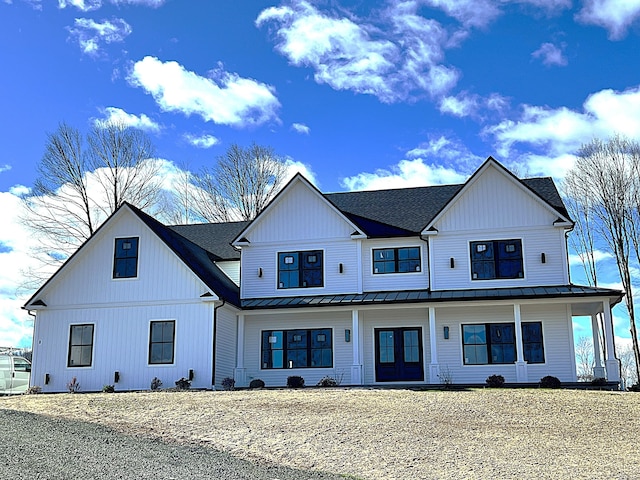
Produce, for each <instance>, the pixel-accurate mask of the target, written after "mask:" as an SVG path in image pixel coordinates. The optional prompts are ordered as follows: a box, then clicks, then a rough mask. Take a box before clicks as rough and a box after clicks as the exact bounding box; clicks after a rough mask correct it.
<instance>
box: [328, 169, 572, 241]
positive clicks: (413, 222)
mask: <svg viewBox="0 0 640 480" xmlns="http://www.w3.org/2000/svg"><path fill="white" fill-rule="evenodd" d="M522 183H523V184H524V185H525V186H526V187H527V188H529V189H530V190H532V191H533V192H534V193H535V194H536V195H538V196H539V197H540V198H542V199H543V200H544V201H546V202H547V203H548V204H549V205H551V206H552V207H553V208H555V209H556V210H558V213H560V214H562V215H564V216H567V213H566V212H567V211H566V208H565V206H564V204H563V203H562V199H561V198H560V195H559V194H558V190H557V189H556V186H555V184H554V183H553V180H552V179H551V178H550V177H544V178H528V179H524V180H522ZM463 186H464V185H463V184H459V185H437V186H430V187H414V188H400V189H392V190H372V191H365V192H344V193H328V194H325V198H326V199H327V200H329V201H330V202H332V203H333V204H334V205H335V206H336V207H337V208H338V209H340V210H341V211H342V212H344V213H345V214H347V216H351V215H357V216H359V217H364V218H365V219H370V220H374V221H375V222H377V223H379V224H384V225H390V226H392V227H396V228H400V229H403V230H406V231H409V232H413V233H414V234H417V233H419V232H421V231H422V229H423V228H424V227H425V226H426V225H428V224H429V223H430V222H431V221H432V220H433V219H434V217H435V216H436V215H437V214H438V213H439V212H440V211H441V210H442V208H444V207H445V205H447V203H448V202H449V201H450V200H451V199H452V198H453V197H454V196H455V195H456V194H457V193H458V192H459V191H460V189H461V188H462V187H463ZM353 221H354V223H356V224H357V225H358V226H362V228H363V229H364V230H365V232H366V233H367V234H369V235H371V236H378V235H375V234H373V233H370V232H369V231H367V228H366V225H360V224H359V223H358V222H357V221H356V220H353ZM382 236H384V235H382ZM389 236H392V235H389Z"/></svg>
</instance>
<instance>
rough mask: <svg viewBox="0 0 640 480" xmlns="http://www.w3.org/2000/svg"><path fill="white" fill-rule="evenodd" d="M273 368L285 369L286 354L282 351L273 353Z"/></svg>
mask: <svg viewBox="0 0 640 480" xmlns="http://www.w3.org/2000/svg"><path fill="white" fill-rule="evenodd" d="M271 361H272V365H271V368H284V352H283V351H282V350H273V351H272V352H271Z"/></svg>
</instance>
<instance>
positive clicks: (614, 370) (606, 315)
mask: <svg viewBox="0 0 640 480" xmlns="http://www.w3.org/2000/svg"><path fill="white" fill-rule="evenodd" d="M602 323H603V324H604V340H605V346H606V352H607V356H606V358H605V361H604V363H605V366H606V369H607V380H609V381H610V382H619V381H620V362H619V361H618V359H616V357H615V355H614V350H615V347H614V345H613V320H612V318H611V304H610V303H609V299H606V300H604V301H603V302H602Z"/></svg>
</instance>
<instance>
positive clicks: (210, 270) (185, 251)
mask: <svg viewBox="0 0 640 480" xmlns="http://www.w3.org/2000/svg"><path fill="white" fill-rule="evenodd" d="M129 207H130V208H131V210H132V211H133V212H134V213H135V214H136V215H138V217H139V218H140V220H142V221H143V222H144V223H145V224H146V225H147V226H148V227H149V228H150V229H151V230H152V231H153V232H154V233H155V234H156V235H157V236H158V237H159V238H160V239H161V240H162V241H163V242H164V243H165V244H166V245H167V246H168V247H169V248H170V249H171V250H173V252H174V253H175V254H176V255H177V256H178V257H179V258H180V259H181V260H182V261H183V262H184V263H185V264H186V265H187V266H188V267H189V268H190V269H191V270H192V271H193V272H194V273H195V274H196V275H197V276H198V278H200V280H202V281H203V282H204V283H205V285H207V287H209V288H210V289H211V290H212V292H214V293H215V294H216V295H218V296H219V297H221V298H222V299H224V300H225V301H227V302H229V303H231V304H233V305H236V306H239V305H240V289H239V288H238V286H237V285H236V284H235V283H233V282H232V281H231V280H230V279H229V277H227V276H226V275H225V274H224V272H223V271H222V270H221V269H220V267H218V266H217V265H216V264H215V263H214V261H215V260H217V258H216V255H214V254H212V253H211V252H208V251H207V250H205V249H204V248H202V247H201V246H199V245H197V244H195V243H194V242H192V241H191V240H189V239H187V238H186V237H184V236H182V235H180V234H178V233H177V232H176V231H174V230H173V229H171V228H169V227H167V226H165V225H163V224H162V223H160V222H159V221H157V220H156V219H155V218H153V217H151V216H149V215H147V214H146V213H144V212H143V211H141V210H139V209H138V208H136V207H134V206H132V205H129ZM219 225H224V224H219Z"/></svg>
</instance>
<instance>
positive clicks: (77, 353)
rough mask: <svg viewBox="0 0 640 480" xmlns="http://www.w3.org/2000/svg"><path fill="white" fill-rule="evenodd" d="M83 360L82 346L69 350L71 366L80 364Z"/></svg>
mask: <svg viewBox="0 0 640 480" xmlns="http://www.w3.org/2000/svg"><path fill="white" fill-rule="evenodd" d="M81 360H82V347H71V351H70V352H69V366H72V367H77V366H80V365H81V364H82V363H81Z"/></svg>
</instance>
